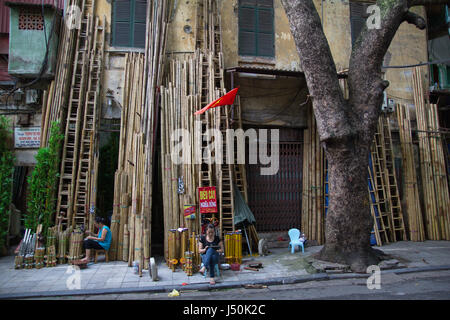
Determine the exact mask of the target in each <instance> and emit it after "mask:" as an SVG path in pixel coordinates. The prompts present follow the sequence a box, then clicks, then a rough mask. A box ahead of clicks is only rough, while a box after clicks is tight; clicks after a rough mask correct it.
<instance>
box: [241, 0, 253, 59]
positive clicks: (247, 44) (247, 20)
mask: <svg viewBox="0 0 450 320" xmlns="http://www.w3.org/2000/svg"><path fill="white" fill-rule="evenodd" d="M243 2H244V1H243ZM239 54H241V55H244V56H246V55H248V56H254V55H256V8H255V7H253V8H249V7H241V8H239Z"/></svg>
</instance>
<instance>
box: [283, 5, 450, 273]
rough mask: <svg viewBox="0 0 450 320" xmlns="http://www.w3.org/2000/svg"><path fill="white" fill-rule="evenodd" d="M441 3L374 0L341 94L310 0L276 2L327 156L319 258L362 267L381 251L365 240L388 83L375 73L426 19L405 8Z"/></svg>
mask: <svg viewBox="0 0 450 320" xmlns="http://www.w3.org/2000/svg"><path fill="white" fill-rule="evenodd" d="M448 2H449V1H448V0H445V1H443V0H378V1H377V3H376V4H377V6H378V8H379V9H380V19H381V20H380V24H379V28H373V29H368V28H367V25H365V26H364V28H363V30H362V31H361V33H360V35H359V37H358V39H357V40H356V42H355V44H354V45H353V47H352V53H351V56H350V61H349V70H348V89H349V98H348V99H345V98H344V95H343V93H342V91H341V89H340V86H339V82H338V77H337V72H336V66H335V63H334V61H333V58H332V55H331V51H330V48H329V45H328V42H327V39H326V37H325V34H324V32H323V29H322V24H321V21H320V17H319V14H318V13H317V11H316V8H315V5H314V2H313V0H282V3H283V6H284V9H285V11H286V14H287V17H288V19H289V24H290V29H291V33H292V35H293V37H294V41H295V45H296V48H297V51H298V54H299V58H300V63H301V67H302V69H303V71H304V73H305V77H306V81H307V85H308V90H309V93H310V95H311V97H312V104H313V110H314V115H315V118H316V121H317V130H318V133H319V136H320V141H321V143H322V145H323V147H324V150H325V154H326V157H327V160H328V177H329V178H328V179H329V188H330V189H329V190H330V191H329V192H330V194H329V207H328V213H327V219H326V227H325V245H324V246H323V248H322V250H321V251H320V252H319V254H318V256H317V257H318V258H319V259H321V260H325V261H332V262H337V263H343V264H348V265H350V267H351V269H352V270H353V271H355V272H365V271H366V268H367V266H369V265H372V264H377V263H378V262H379V260H380V255H381V252H380V251H379V250H375V249H373V248H371V246H370V234H371V229H372V227H373V219H372V217H371V214H370V208H369V202H368V196H367V166H368V158H369V152H370V145H371V142H372V140H373V137H374V134H375V131H376V125H377V120H378V117H379V115H380V112H381V104H382V100H383V91H384V90H385V89H386V88H387V87H388V85H389V82H388V81H385V80H383V79H382V72H381V67H382V62H383V58H384V56H385V53H386V51H387V50H388V48H389V45H390V43H391V41H392V39H393V38H394V35H395V33H396V32H397V29H398V28H399V26H400V25H401V24H402V23H403V22H405V21H406V22H408V23H412V24H414V25H416V26H417V28H419V29H425V27H426V23H425V20H424V19H423V18H422V17H420V16H419V15H417V14H415V13H413V12H411V11H410V10H409V9H410V8H411V7H413V6H418V5H426V4H434V3H448Z"/></svg>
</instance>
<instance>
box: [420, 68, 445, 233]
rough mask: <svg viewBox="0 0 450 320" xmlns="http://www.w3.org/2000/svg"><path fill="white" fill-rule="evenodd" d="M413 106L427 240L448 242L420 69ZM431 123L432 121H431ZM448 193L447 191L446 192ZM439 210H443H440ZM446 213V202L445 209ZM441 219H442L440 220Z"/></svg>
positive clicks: (437, 169) (427, 106) (427, 107)
mask: <svg viewBox="0 0 450 320" xmlns="http://www.w3.org/2000/svg"><path fill="white" fill-rule="evenodd" d="M413 87H414V104H415V106H416V119H417V131H418V133H417V134H418V137H419V156H420V168H421V178H422V186H423V192H424V205H425V222H426V231H427V233H426V234H427V239H429V240H444V239H445V240H448V239H450V231H449V224H448V215H447V214H445V212H444V211H443V210H444V208H443V207H442V206H441V204H440V203H439V202H440V199H439V194H438V193H437V190H436V188H437V185H436V180H435V175H436V172H438V174H439V172H440V170H439V166H438V168H436V167H435V162H434V161H433V153H435V152H434V150H432V144H431V143H430V130H429V124H430V121H429V120H428V119H429V118H430V116H429V111H428V109H429V105H428V104H426V103H425V100H424V91H423V88H422V75H421V69H420V67H416V68H414V70H413ZM432 121H433V120H432ZM447 192H448V191H447ZM441 208H442V209H443V210H441ZM445 210H447V212H448V202H447V208H445ZM441 217H442V219H441Z"/></svg>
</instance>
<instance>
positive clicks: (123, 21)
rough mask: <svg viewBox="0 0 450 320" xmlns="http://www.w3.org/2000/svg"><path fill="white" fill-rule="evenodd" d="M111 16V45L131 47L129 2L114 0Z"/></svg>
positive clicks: (128, 0)
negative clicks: (112, 17) (112, 20)
mask: <svg viewBox="0 0 450 320" xmlns="http://www.w3.org/2000/svg"><path fill="white" fill-rule="evenodd" d="M113 14H114V22H113V23H114V26H113V45H114V46H119V47H129V46H131V37H130V36H131V34H130V33H131V0H115V1H114V12H113Z"/></svg>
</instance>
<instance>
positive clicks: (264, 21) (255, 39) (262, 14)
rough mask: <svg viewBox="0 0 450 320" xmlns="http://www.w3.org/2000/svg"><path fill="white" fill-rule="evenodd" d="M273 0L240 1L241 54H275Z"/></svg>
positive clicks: (270, 55)
mask: <svg viewBox="0 0 450 320" xmlns="http://www.w3.org/2000/svg"><path fill="white" fill-rule="evenodd" d="M274 44H275V41H274V26H273V0H240V1H239V54H240V55H250V56H268V57H273V56H275V45H274Z"/></svg>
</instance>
